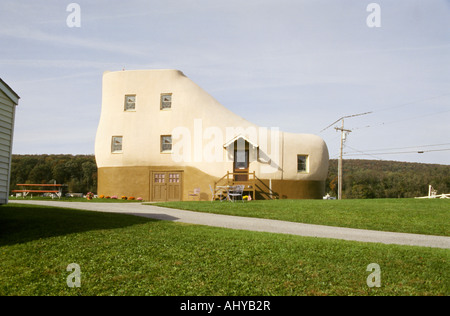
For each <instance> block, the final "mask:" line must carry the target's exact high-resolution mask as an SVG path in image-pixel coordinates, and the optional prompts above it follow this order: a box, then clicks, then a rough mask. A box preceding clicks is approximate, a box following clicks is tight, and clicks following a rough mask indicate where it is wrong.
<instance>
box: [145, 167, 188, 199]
mask: <svg viewBox="0 0 450 316" xmlns="http://www.w3.org/2000/svg"><path fill="white" fill-rule="evenodd" d="M181 174H182V173H181V172H176V171H174V172H172V171H154V172H152V178H151V179H152V197H151V198H152V201H164V202H165V201H180V200H181V179H182V177H181Z"/></svg>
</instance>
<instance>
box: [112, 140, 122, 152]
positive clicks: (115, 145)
mask: <svg viewBox="0 0 450 316" xmlns="http://www.w3.org/2000/svg"><path fill="white" fill-rule="evenodd" d="M111 152H112V153H121V152H122V136H113V137H112V140H111Z"/></svg>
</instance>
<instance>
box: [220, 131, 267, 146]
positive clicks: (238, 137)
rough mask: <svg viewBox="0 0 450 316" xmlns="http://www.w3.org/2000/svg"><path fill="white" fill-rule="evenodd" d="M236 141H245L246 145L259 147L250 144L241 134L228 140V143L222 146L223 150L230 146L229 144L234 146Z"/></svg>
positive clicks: (252, 143)
mask: <svg viewBox="0 0 450 316" xmlns="http://www.w3.org/2000/svg"><path fill="white" fill-rule="evenodd" d="M238 139H243V140H244V141H246V142H247V143H249V144H250V145H252V146H253V147H259V145H258V144H255V143H254V142H252V141H251V140H250V139H248V138H247V137H245V136H244V135H242V134H240V135H237V136H235V137H233V138H232V139H231V140H229V141H228V142H226V143H225V144H224V145H223V147H224V148H227V147H228V146H230V145H231V144H234V142H235V141H237V140H238Z"/></svg>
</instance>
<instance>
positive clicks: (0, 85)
mask: <svg viewBox="0 0 450 316" xmlns="http://www.w3.org/2000/svg"><path fill="white" fill-rule="evenodd" d="M0 90H1V91H2V92H3V93H4V94H6V95H7V96H8V98H10V99H11V101H13V102H14V104H16V105H17V104H19V99H20V97H19V95H18V94H17V93H15V92H14V90H13V89H11V87H10V86H8V84H7V83H6V82H4V81H3V79H2V78H0Z"/></svg>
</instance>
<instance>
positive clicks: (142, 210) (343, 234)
mask: <svg viewBox="0 0 450 316" xmlns="http://www.w3.org/2000/svg"><path fill="white" fill-rule="evenodd" d="M9 203H23V204H34V205H48V206H57V207H69V208H75V209H81V210H89V211H97V212H108V213H123V214H131V215H136V216H143V217H148V218H153V219H159V220H169V221H174V222H183V223H191V224H199V225H207V226H215V227H224V228H231V229H242V230H251V231H262V232H271V233H280V234H291V235H298V236H309V237H320V238H334V239H343V240H354V241H362V242H378V243H384V244H399V245H410V246H423V247H437V248H447V249H449V248H450V237H444V236H431V235H419V234H405V233H393V232H381V231H373V230H365V229H353V228H342V227H331V226H323V225H312V224H302V223H293V222H285V221H279V220H270V219H260V218H250V217H240V216H229V215H218V214H209V213H200V212H191V211H183V210H177V209H170V208H163V207H157V206H153V205H142V204H140V203H88V202H59V201H30V200H26V201H9Z"/></svg>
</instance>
